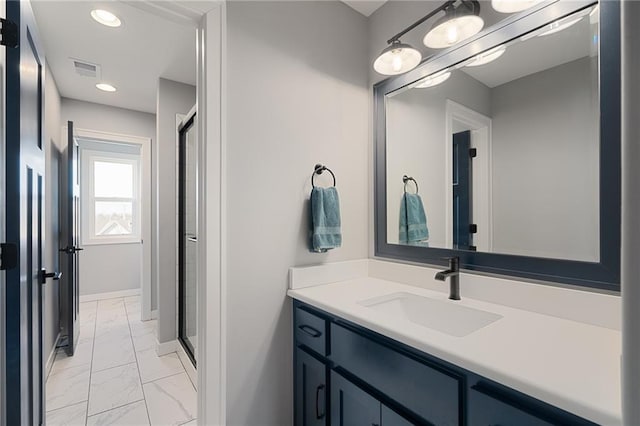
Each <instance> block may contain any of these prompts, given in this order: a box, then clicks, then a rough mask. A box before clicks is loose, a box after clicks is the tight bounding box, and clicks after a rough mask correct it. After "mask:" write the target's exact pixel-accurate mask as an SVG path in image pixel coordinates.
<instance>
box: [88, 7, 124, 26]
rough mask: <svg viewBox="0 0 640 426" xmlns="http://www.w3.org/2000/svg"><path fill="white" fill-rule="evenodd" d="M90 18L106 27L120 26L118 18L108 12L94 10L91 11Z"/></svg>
mask: <svg viewBox="0 0 640 426" xmlns="http://www.w3.org/2000/svg"><path fill="white" fill-rule="evenodd" d="M91 17H92V18H93V19H95V20H96V22H99V23H101V24H102V25H106V26H107V27H119V26H120V25H122V21H121V20H120V18H118V17H117V16H116V15H114V14H113V13H111V12H109V11H108V10H104V9H94V10H92V11H91Z"/></svg>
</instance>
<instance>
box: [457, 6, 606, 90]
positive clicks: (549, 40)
mask: <svg viewBox="0 0 640 426" xmlns="http://www.w3.org/2000/svg"><path fill="white" fill-rule="evenodd" d="M596 29H597V25H595V23H594V24H591V23H590V17H589V16H586V17H584V18H583V19H582V20H581V21H580V22H578V23H577V24H575V25H573V26H572V27H569V28H567V29H565V30H563V31H559V32H557V33H555V34H550V35H547V36H542V37H533V38H530V39H529V40H526V41H523V42H516V43H517V44H515V45H512V46H510V47H509V48H507V50H506V52H505V53H504V54H503V55H502V56H500V57H499V58H498V59H496V60H495V61H493V62H490V63H488V64H486V65H482V66H479V67H464V68H461V69H460V70H461V71H463V72H465V73H467V74H469V75H470V76H472V77H473V78H475V79H476V80H478V81H481V82H482V83H484V84H485V85H486V86H488V87H491V88H493V87H497V86H500V85H502V84H505V83H508V82H510V81H513V80H516V79H518V78H522V77H525V76H527V75H530V74H535V73H537V72H540V71H543V70H547V69H550V68H554V67H556V66H559V65H562V64H565V63H568V62H571V61H575V60H576V59H580V58H584V57H587V56H593V55H596V54H597V51H596V49H597V44H594V32H595V31H596Z"/></svg>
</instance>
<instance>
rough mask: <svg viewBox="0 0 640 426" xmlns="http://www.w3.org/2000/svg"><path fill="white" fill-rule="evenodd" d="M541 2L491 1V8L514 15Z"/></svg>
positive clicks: (533, 0) (524, 0)
mask: <svg viewBox="0 0 640 426" xmlns="http://www.w3.org/2000/svg"><path fill="white" fill-rule="evenodd" d="M541 1H542V0H491V7H493V9H494V10H496V11H497V12H501V13H516V12H521V11H523V10H527V9H529V8H530V7H532V6H534V5H536V4H537V3H540V2H541Z"/></svg>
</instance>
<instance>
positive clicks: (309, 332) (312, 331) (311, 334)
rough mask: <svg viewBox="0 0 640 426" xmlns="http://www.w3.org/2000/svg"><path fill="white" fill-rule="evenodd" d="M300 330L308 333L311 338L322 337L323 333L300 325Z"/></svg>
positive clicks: (308, 326)
mask: <svg viewBox="0 0 640 426" xmlns="http://www.w3.org/2000/svg"><path fill="white" fill-rule="evenodd" d="M298 328H299V329H300V330H302V331H304V332H305V333H307V334H308V335H309V336H311V337H320V336H322V332H321V331H319V330H316V329H315V328H313V327H311V326H310V325H306V324H305V325H300V326H298Z"/></svg>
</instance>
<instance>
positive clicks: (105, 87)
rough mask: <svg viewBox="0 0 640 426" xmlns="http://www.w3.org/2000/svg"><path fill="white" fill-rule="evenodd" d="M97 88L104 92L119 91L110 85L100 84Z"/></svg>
mask: <svg viewBox="0 0 640 426" xmlns="http://www.w3.org/2000/svg"><path fill="white" fill-rule="evenodd" d="M96 88H97V89H99V90H102V91H103V92H115V91H116V90H118V89H116V88H115V87H114V86H112V85H110V84H109V83H98V84H96Z"/></svg>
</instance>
